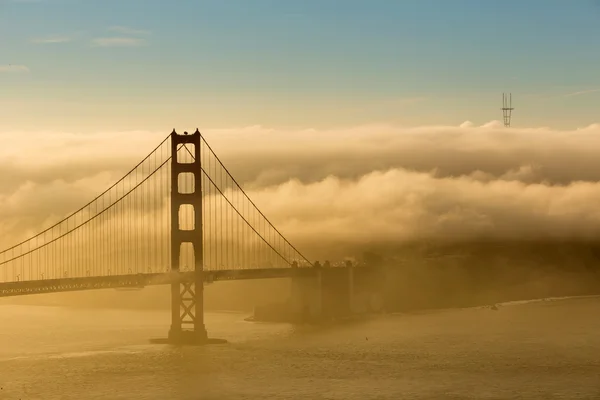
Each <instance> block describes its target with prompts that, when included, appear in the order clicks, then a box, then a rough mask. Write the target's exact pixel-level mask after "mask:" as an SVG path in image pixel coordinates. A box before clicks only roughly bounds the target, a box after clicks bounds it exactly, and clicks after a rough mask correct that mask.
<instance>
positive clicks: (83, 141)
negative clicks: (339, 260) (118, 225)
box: [0, 122, 600, 256]
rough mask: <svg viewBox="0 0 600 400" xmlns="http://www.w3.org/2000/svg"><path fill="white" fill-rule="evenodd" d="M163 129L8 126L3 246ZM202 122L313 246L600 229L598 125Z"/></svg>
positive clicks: (140, 152)
mask: <svg viewBox="0 0 600 400" xmlns="http://www.w3.org/2000/svg"><path fill="white" fill-rule="evenodd" d="M192 130H193V129H192ZM167 134H168V132H158V133H157V132H99V133H96V134H94V133H89V134H85V135H75V134H57V133H52V132H39V133H29V134H24V133H23V132H5V133H1V132H0V176H2V177H3V179H2V180H0V221H2V224H0V248H3V247H5V246H2V245H1V244H5V243H6V242H12V241H14V238H15V237H21V236H22V235H24V234H25V233H24V231H25V230H28V231H29V232H32V231H35V230H36V229H35V228H36V227H37V226H41V225H42V224H43V223H47V220H48V217H49V216H53V218H54V219H56V218H58V217H60V216H61V215H65V214H66V213H68V212H69V211H72V210H73V209H76V208H77V207H78V206H80V205H83V204H85V202H87V201H88V200H90V199H91V198H92V197H93V196H94V195H95V194H97V193H98V192H99V191H101V190H102V188H105V187H107V186H109V185H110V184H111V183H113V182H115V181H116V180H117V179H119V178H120V177H121V176H122V175H124V174H125V172H126V171H127V170H128V169H129V168H131V167H132V166H133V165H135V164H136V163H137V162H138V161H139V160H140V159H141V158H143V157H144V156H145V155H146V154H147V153H149V151H150V150H151V149H152V148H154V146H155V145H156V144H158V142H160V140H162V139H163V138H164V137H165V136H166V135H167ZM204 134H205V136H206V137H207V140H208V141H209V142H210V144H211V146H212V147H213V149H214V150H215V151H216V152H217V154H218V155H219V156H220V158H221V159H222V160H223V162H224V163H225V165H226V166H227V167H228V169H229V170H230V171H231V172H232V174H233V175H234V177H235V178H236V179H237V180H238V181H239V182H240V183H241V184H242V185H243V186H244V187H245V188H246V189H247V190H248V192H249V194H250V196H251V197H252V198H253V199H254V201H255V203H256V204H257V205H258V206H259V208H260V209H261V210H262V211H263V212H264V213H265V215H267V217H269V218H270V219H271V220H272V221H273V223H274V224H275V225H276V226H277V227H278V229H280V231H281V232H282V233H283V234H284V235H286V236H288V238H289V239H290V241H291V242H292V243H294V244H296V243H298V244H299V245H300V246H301V248H302V249H308V250H309V251H310V249H312V248H314V247H313V246H322V245H328V246H334V247H335V246H338V245H339V246H342V245H344V246H347V248H350V249H359V248H360V246H361V245H365V244H373V243H378V242H379V243H384V242H388V243H389V242H402V241H407V240H412V239H423V240H428V239H472V240H476V239H480V238H492V239H494V238H496V239H505V238H508V239H525V238H527V239H529V238H534V239H535V238H542V239H544V238H546V239H547V238H567V239H573V238H574V239H596V238H598V237H600V212H598V209H597V208H598V207H597V205H598V204H599V202H600V158H598V157H597V154H598V153H600V125H598V124H595V125H590V126H588V127H585V128H582V129H574V130H553V129H548V128H521V129H520V128H511V129H505V128H503V127H499V124H498V123H496V122H492V123H487V124H484V125H483V126H477V125H474V124H463V125H462V127H461V126H421V127H412V128H407V127H397V126H389V125H379V126H359V127H353V128H347V129H335V130H318V129H302V130H276V129H266V128H262V127H247V128H242V129H220V130H208V131H206V132H204ZM9 143H10V145H8V144H9ZM32 143H34V145H32ZM22 221H27V223H26V224H24V223H23V222H22ZM24 225H27V226H24ZM309 256H310V254H309Z"/></svg>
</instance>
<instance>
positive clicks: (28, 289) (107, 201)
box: [0, 130, 355, 343]
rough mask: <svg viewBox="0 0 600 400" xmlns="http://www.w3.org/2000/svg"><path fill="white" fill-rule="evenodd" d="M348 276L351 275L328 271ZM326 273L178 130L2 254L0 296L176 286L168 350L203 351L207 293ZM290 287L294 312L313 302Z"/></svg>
mask: <svg viewBox="0 0 600 400" xmlns="http://www.w3.org/2000/svg"><path fill="white" fill-rule="evenodd" d="M345 269H347V270H348V271H354V269H355V267H353V266H351V265H345V266H342V267H337V268H331V270H338V271H341V270H345ZM325 270H327V268H322V267H320V265H319V264H313V263H312V262H310V261H309V260H308V259H307V258H306V257H305V256H304V255H303V254H302V253H301V252H300V251H299V250H298V249H296V247H294V246H293V245H292V244H291V243H290V242H289V241H288V240H287V239H286V237H284V235H283V234H282V233H281V232H280V231H279V230H278V229H277V228H276V227H275V226H274V225H273V224H272V223H271V222H270V220H269V219H267V217H266V216H265V215H264V214H263V213H262V212H261V211H260V210H259V208H258V207H257V206H256V204H255V203H254V202H253V201H252V200H251V199H250V197H249V196H248V195H247V194H246V192H245V191H244V190H243V188H242V187H241V185H239V184H238V182H237V181H236V180H235V179H234V178H233V176H232V175H231V174H230V172H229V171H228V170H227V168H225V166H224V165H223V163H222V162H221V160H220V159H219V158H218V157H217V155H216V154H215V152H214V151H213V149H212V148H211V147H210V146H209V144H208V143H207V142H206V140H205V139H204V137H203V136H202V135H201V134H200V132H199V131H198V130H196V131H195V132H194V133H192V134H188V133H187V132H185V133H184V134H183V135H180V134H178V133H176V132H175V130H173V132H172V133H171V134H170V135H168V136H167V137H166V138H165V139H164V140H163V141H162V142H161V143H160V144H159V145H158V146H157V147H156V148H155V149H154V150H153V151H152V152H150V154H148V155H147V156H146V157H145V158H144V159H143V160H142V161H141V162H140V163H138V164H137V165H136V166H135V167H134V168H133V169H131V170H130V171H129V172H128V173H127V174H126V175H125V176H124V177H123V178H121V179H120V180H119V181H117V182H116V183H115V184H113V185H112V186H111V187H109V188H108V189H106V190H105V191H104V192H103V193H101V194H100V195H99V196H97V197H96V198H95V199H93V200H92V201H90V202H89V203H88V204H86V205H84V206H83V207H81V208H80V209H79V210H77V211H75V212H73V213H72V214H70V215H68V216H66V217H64V218H63V219H61V220H59V221H57V222H55V223H54V224H52V225H51V226H48V227H45V228H43V229H41V232H40V233H38V234H36V235H33V236H31V237H28V238H26V239H24V240H22V241H20V242H19V243H16V244H14V245H12V246H10V247H8V248H7V249H5V250H3V251H0V297H8V296H21V295H31V294H42V293H58V292H70V291H79V290H92V289H107V288H123V287H145V286H149V285H170V286H171V305H172V307H171V328H170V331H169V341H170V342H173V343H204V342H206V341H207V338H208V337H207V333H206V329H205V326H204V313H203V309H204V306H203V291H204V285H205V284H207V283H211V282H217V281H222V280H239V279H268V278H292V281H294V282H301V281H305V282H306V279H307V278H310V279H312V278H315V277H316V279H317V282H323V277H324V276H330V275H331V273H329V272H323V271H325ZM346 275H347V276H349V277H350V278H349V280H347V281H348V282H351V284H353V283H352V282H354V280H353V278H352V277H353V276H354V275H353V272H349V274H346ZM340 276H341V275H340ZM310 279H309V281H310ZM330 286H331V285H330ZM293 287H295V293H296V295H295V297H296V303H298V301H299V302H300V303H302V302H303V301H304V302H306V301H308V300H306V296H302V295H301V293H300V292H298V290H301V289H299V288H301V287H305V288H308V286H306V285H304V286H302V285H298V284H296V285H293ZM318 287H322V284H321V283H319V285H318ZM323 287H324V286H323ZM307 290H309V289H306V290H305V291H307ZM319 290H321V289H319ZM342 292H343V293H346V294H342ZM342 292H339V295H340V296H346V297H348V296H351V293H352V290H350V291H349V292H348V291H345V292H344V291H342ZM299 293H300V294H299ZM293 296H294V295H293ZM313 297H314V296H313ZM303 298H304V299H305V300H302V299H303ZM318 298H319V299H321V298H323V296H320V297H318ZM319 301H320V300H319ZM299 307H302V304H300V305H299ZM319 309H320V308H319Z"/></svg>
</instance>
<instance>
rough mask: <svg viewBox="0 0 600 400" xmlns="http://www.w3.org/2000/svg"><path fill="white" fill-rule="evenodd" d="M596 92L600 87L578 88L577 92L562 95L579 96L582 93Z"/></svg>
mask: <svg viewBox="0 0 600 400" xmlns="http://www.w3.org/2000/svg"><path fill="white" fill-rule="evenodd" d="M596 92H600V89H588V90H580V91H578V92H573V93H569V94H566V95H565V96H564V97H573V96H580V95H582V94H588V93H596Z"/></svg>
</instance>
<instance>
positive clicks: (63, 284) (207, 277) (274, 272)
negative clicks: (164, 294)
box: [0, 268, 315, 297]
mask: <svg viewBox="0 0 600 400" xmlns="http://www.w3.org/2000/svg"><path fill="white" fill-rule="evenodd" d="M314 273H315V269H312V268H264V269H241V270H218V271H204V272H203V274H204V281H205V282H216V281H227V280H246V279H270V278H290V277H292V276H309V275H311V274H314ZM193 279H194V272H179V273H153V274H137V275H114V276H102V277H81V278H63V279H45V280H36V281H22V282H4V283H0V297H11V296H22V295H28V294H42V293H60V292H73V291H80V290H92V289H110V288H135V287H144V286H151V285H168V284H170V283H172V282H177V281H178V282H190V281H192V280H193Z"/></svg>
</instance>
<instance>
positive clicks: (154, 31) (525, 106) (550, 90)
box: [0, 0, 600, 130]
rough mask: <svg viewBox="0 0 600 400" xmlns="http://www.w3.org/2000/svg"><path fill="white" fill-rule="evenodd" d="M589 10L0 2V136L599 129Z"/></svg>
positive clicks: (465, 2)
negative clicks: (41, 131)
mask: <svg viewBox="0 0 600 400" xmlns="http://www.w3.org/2000/svg"><path fill="white" fill-rule="evenodd" d="M599 45H600V2H598V1H594V0H578V1H567V0H520V1H519V0H504V1H492V0H452V1H449V0H364V1H358V0H345V1H341V0H303V1H291V0H173V1H166V0H161V1H159V0H37V1H36V0H0V129H2V128H4V129H15V128H22V129H34V128H39V127H41V126H46V127H50V128H52V129H59V130H60V129H70V130H73V129H108V128H110V129H167V128H168V127H172V126H188V125H190V126H196V125H200V126H207V127H231V126H244V125H254V124H262V125H266V126H305V127H321V126H346V125H357V124H366V123H402V124H410V125H426V124H459V123H461V122H463V121H465V120H471V121H473V122H475V123H484V122H487V121H489V120H492V119H501V111H500V110H499V108H500V106H501V93H502V92H503V91H512V93H513V98H514V106H515V108H516V110H515V114H514V121H515V124H519V125H524V126H540V125H544V126H557V127H562V126H565V127H574V126H584V125H588V124H590V123H593V122H600V117H599V116H598V115H597V113H598V109H599V107H598V106H599V105H600V68H599V66H600V51H599Z"/></svg>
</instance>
